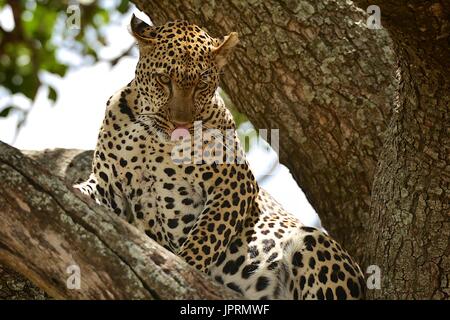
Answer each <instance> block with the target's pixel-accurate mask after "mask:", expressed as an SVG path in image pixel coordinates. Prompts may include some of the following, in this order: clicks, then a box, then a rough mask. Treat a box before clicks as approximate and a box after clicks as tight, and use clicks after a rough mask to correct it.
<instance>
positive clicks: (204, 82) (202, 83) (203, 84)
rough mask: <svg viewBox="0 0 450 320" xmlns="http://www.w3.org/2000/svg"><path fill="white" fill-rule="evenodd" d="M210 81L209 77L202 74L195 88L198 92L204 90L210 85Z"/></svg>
mask: <svg viewBox="0 0 450 320" xmlns="http://www.w3.org/2000/svg"><path fill="white" fill-rule="evenodd" d="M211 80H212V78H211V75H209V74H202V75H201V76H200V79H199V81H198V84H197V88H198V89H200V90H204V89H206V88H207V87H208V86H209V84H210V83H211Z"/></svg>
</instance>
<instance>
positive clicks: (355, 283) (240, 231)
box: [74, 15, 365, 300]
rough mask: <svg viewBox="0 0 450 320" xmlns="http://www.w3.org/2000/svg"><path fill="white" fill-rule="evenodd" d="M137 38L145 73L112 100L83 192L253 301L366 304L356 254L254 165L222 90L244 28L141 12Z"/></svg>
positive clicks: (134, 21)
mask: <svg viewBox="0 0 450 320" xmlns="http://www.w3.org/2000/svg"><path fill="white" fill-rule="evenodd" d="M130 33H131V34H132V36H134V38H135V39H136V42H137V46H138V50H139V59H138V62H137V66H136V70H135V76H134V78H133V79H132V80H131V81H130V82H129V83H128V84H127V85H126V86H124V87H123V88H122V89H120V90H119V91H118V92H116V93H115V94H113V95H112V96H111V97H110V98H109V99H108V101H107V103H106V111H105V116H104V119H103V122H102V125H101V129H100V131H99V134H98V140H97V145H96V148H95V151H94V156H93V160H92V171H91V173H90V175H89V177H88V178H87V180H86V181H81V182H80V183H78V184H76V185H75V186H74V187H75V188H76V189H77V190H78V191H79V192H81V193H82V194H83V195H84V196H85V197H88V198H89V199H92V200H93V201H95V202H96V203H98V204H100V205H102V206H105V207H107V208H109V209H110V211H112V212H114V214H116V215H117V216H119V217H121V218H123V219H125V220H126V221H127V222H129V223H130V224H132V225H134V226H135V227H136V228H137V229H138V231H139V232H143V233H145V234H146V235H147V236H148V237H150V238H151V239H153V240H154V241H156V242H157V243H159V244H160V245H161V246H162V247H164V248H166V249H167V250H170V251H171V252H173V253H174V254H175V255H177V256H179V257H181V258H182V259H183V260H184V261H185V262H187V264H189V265H191V266H192V267H194V268H196V269H198V270H200V271H201V272H204V273H206V274H207V275H209V276H210V277H211V278H212V279H214V281H217V282H218V283H220V284H222V285H223V286H226V287H228V288H230V289H231V290H233V291H235V292H237V293H240V294H241V295H242V296H243V297H244V298H246V299H261V300H265V299H279V300H341V299H342V300H344V299H363V298H364V295H365V289H364V288H365V285H364V284H365V283H364V275H363V273H362V271H361V269H360V267H359V266H358V264H357V263H356V262H355V261H354V259H353V258H352V257H351V256H350V255H349V254H348V252H347V251H345V249H343V248H342V247H341V245H340V244H339V243H338V242H337V241H336V240H334V239H333V238H332V237H331V236H330V235H328V233H327V232H326V231H325V230H323V229H318V228H314V227H310V226H307V225H304V224H303V223H302V222H301V221H300V219H299V217H298V216H296V215H294V214H292V213H290V212H288V211H286V210H285V209H284V208H283V207H282V205H281V204H280V203H278V202H277V201H276V200H275V199H274V198H273V197H272V196H271V195H270V194H269V193H268V192H267V191H265V190H264V189H263V188H261V187H260V186H259V185H258V182H257V181H256V179H255V176H254V175H253V173H252V170H251V169H250V167H249V164H248V162H247V159H246V156H245V152H244V150H243V147H242V145H241V143H240V141H239V136H238V135H237V133H236V124H235V122H234V120H233V116H232V113H231V112H230V111H229V109H228V108H227V107H226V106H225V103H224V101H223V99H222V97H221V95H220V94H219V84H220V83H219V80H220V75H221V74H222V72H223V70H224V67H225V65H227V62H228V61H229V60H230V59H231V52H233V50H234V48H235V47H237V45H238V43H239V38H238V34H237V33H236V32H231V33H229V34H227V35H226V36H223V37H218V38H215V37H212V36H210V35H209V33H208V32H207V31H205V30H204V29H202V28H200V27H199V26H197V25H195V24H191V23H189V22H188V21H185V20H176V21H170V22H167V23H165V24H162V25H159V26H154V25H151V24H148V23H146V22H144V21H143V20H141V19H139V18H137V17H136V16H135V15H133V17H132V18H131V23H130ZM238 80H239V79H238ZM240 81H244V79H240ZM245 81H248V79H247V80H245ZM202 135H203V136H202ZM92 200H90V201H92Z"/></svg>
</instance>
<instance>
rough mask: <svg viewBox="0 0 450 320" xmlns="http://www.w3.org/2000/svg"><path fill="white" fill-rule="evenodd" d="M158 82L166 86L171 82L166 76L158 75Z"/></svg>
mask: <svg viewBox="0 0 450 320" xmlns="http://www.w3.org/2000/svg"><path fill="white" fill-rule="evenodd" d="M158 80H159V81H160V82H161V83H162V84H166V85H168V84H169V83H170V81H171V79H170V77H169V76H168V75H166V74H159V75H158Z"/></svg>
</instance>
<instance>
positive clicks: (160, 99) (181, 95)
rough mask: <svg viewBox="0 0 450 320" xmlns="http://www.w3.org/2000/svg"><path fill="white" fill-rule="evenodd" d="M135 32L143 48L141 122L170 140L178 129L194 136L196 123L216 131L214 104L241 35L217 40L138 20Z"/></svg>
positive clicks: (186, 27) (192, 29) (189, 27)
mask: <svg viewBox="0 0 450 320" xmlns="http://www.w3.org/2000/svg"><path fill="white" fill-rule="evenodd" d="M131 31H132V33H133V35H134V37H135V38H136V39H137V42H138V45H139V54H140V56H139V62H138V64H137V67H136V76H135V80H136V85H137V86H138V92H139V95H140V97H142V99H141V102H140V106H139V109H140V110H139V113H140V118H141V120H143V121H146V122H148V123H150V124H151V126H152V127H153V128H155V129H156V130H159V131H162V132H165V133H166V134H167V135H169V136H170V134H171V133H172V132H173V131H174V130H175V129H177V128H187V129H188V130H191V129H192V126H193V123H194V121H202V122H203V124H204V125H205V126H207V127H214V126H215V125H216V123H215V122H217V121H218V119H216V118H217V117H218V116H219V115H218V113H219V112H220V110H214V107H213V106H212V103H211V102H212V100H213V97H214V94H215V91H216V89H217V87H218V85H219V75H220V72H221V69H222V67H223V66H224V65H225V64H226V61H227V57H228V56H229V54H230V52H231V49H232V48H233V47H235V46H236V44H237V43H238V42H239V40H238V36H237V33H236V32H232V33H230V34H228V35H227V36H225V37H223V39H216V38H213V37H211V36H209V35H208V34H207V33H206V32H205V31H204V30H202V29H201V28H200V27H198V26H196V25H194V24H190V23H188V22H187V21H181V20H178V21H174V22H168V23H166V24H164V25H161V26H150V25H148V24H147V23H145V22H144V21H142V20H140V19H138V18H137V17H136V16H134V15H133V18H132V20H131Z"/></svg>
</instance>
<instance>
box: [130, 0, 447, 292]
mask: <svg viewBox="0 0 450 320" xmlns="http://www.w3.org/2000/svg"><path fill="white" fill-rule="evenodd" d="M133 2H134V3H136V4H137V6H138V7H139V8H140V9H141V10H143V11H145V12H146V13H147V14H149V16H150V18H151V19H152V20H153V21H154V22H155V23H157V24H158V23H162V22H164V21H166V20H173V19H177V18H184V19H187V20H190V21H192V22H194V23H197V24H199V25H201V26H204V27H206V28H207V29H209V30H210V31H211V33H212V34H213V35H215V36H221V35H224V34H226V33H227V32H229V31H237V32H239V34H240V38H241V46H240V48H239V49H238V50H237V52H236V53H235V55H234V60H233V61H232V62H231V63H230V64H229V67H228V70H226V71H225V75H224V76H223V87H224V89H225V90H226V92H227V93H228V94H229V96H230V98H231V100H232V101H233V102H234V103H235V104H236V106H237V107H238V109H240V110H241V111H243V112H244V113H246V114H247V115H248V116H249V118H250V119H251V121H252V122H253V123H254V124H255V125H256V126H257V127H258V128H280V156H281V161H282V162H283V163H284V164H286V165H287V166H288V167H289V168H290V169H291V172H292V173H293V175H294V177H295V178H296V180H297V182H298V183H299V185H300V186H301V188H302V189H303V190H304V191H305V193H306V195H307V197H308V199H309V200H310V202H311V204H312V205H313V207H314V208H315V209H316V210H317V212H318V213H319V215H320V217H321V218H322V220H323V223H324V226H325V227H326V228H327V229H328V230H329V231H330V233H331V234H332V235H334V236H335V237H337V238H338V239H339V240H340V241H341V242H342V243H343V244H344V246H345V247H346V248H347V249H349V251H350V252H351V253H352V254H354V255H355V256H357V258H359V260H360V261H363V265H364V266H367V265H369V264H376V265H378V266H380V268H381V272H382V274H381V276H382V278H381V279H382V287H381V288H382V290H372V291H370V294H369V295H370V296H371V297H373V298H441V299H445V298H449V294H450V292H449V286H450V279H449V274H450V260H449V259H450V258H449V256H450V252H449V250H450V246H449V239H450V226H449V224H450V219H449V218H450V216H449V215H450V207H449V206H450V204H449V203H450V201H449V198H450V197H449V196H450V191H449V190H450V188H449V175H450V151H449V147H450V142H449V123H450V118H449V103H450V102H449V101H450V80H449V76H448V74H449V71H450V67H449V66H450V52H449V36H450V21H449V16H450V8H449V6H450V4H449V3H448V2H443V1H440V2H439V1H436V2H427V1H416V2H414V3H412V2H407V1H381V2H380V1H379V2H378V5H379V6H380V7H381V17H382V25H383V26H384V27H385V28H386V29H387V31H389V34H388V33H387V32H386V31H385V30H386V29H381V30H369V29H367V28H366V25H365V22H366V15H365V14H364V12H365V11H366V8H367V7H368V6H369V5H371V4H372V3H369V2H368V1H357V2H358V4H359V6H360V7H361V8H362V9H363V11H362V10H361V9H358V8H356V7H354V6H353V4H352V3H351V2H343V1H326V0H322V1H289V0H286V1H258V0H255V1H248V2H239V1H232V0H229V1H226V0H224V1H220V2H219V1H203V2H197V1H190V0H182V1H176V2H172V1H168V0H166V1H143V0H134V1H133ZM380 3H381V4H380ZM390 37H392V39H393V42H394V44H392V45H391V41H390ZM392 48H395V51H396V52H395V53H396V56H397V58H394V55H393V51H392ZM397 59H398V61H399V63H398V66H397V67H395V66H394V64H393V62H394V61H395V60H397ZM397 68H398V74H397V77H398V81H399V82H397V81H395V80H394V78H393V76H392V75H393V73H394V70H396V69H397ZM398 83H399V85H398ZM394 92H395V93H396V96H397V100H396V101H395V103H394V101H393V94H394ZM391 106H393V107H391ZM383 133H384V134H383ZM383 143H384V148H382V146H383ZM381 150H383V151H382V153H381V154H380V151H381Z"/></svg>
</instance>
